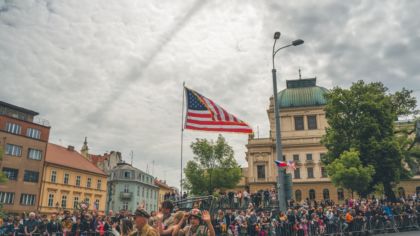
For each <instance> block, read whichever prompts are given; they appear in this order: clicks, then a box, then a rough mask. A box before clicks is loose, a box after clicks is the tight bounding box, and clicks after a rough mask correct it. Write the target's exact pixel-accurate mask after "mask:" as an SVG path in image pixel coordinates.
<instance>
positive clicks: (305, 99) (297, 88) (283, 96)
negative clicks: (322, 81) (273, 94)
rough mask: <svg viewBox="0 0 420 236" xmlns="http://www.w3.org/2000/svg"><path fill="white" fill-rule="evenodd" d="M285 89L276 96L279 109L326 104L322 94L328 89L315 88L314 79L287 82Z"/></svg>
mask: <svg viewBox="0 0 420 236" xmlns="http://www.w3.org/2000/svg"><path fill="white" fill-rule="evenodd" d="M286 84H287V88H286V89H284V90H282V91H280V92H279V93H278V94H277V95H278V97H277V99H278V104H279V106H280V107H281V108H290V107H311V106H322V105H325V104H326V99H325V98H324V94H326V93H328V89H326V88H324V87H319V86H316V78H313V79H299V80H287V81H286Z"/></svg>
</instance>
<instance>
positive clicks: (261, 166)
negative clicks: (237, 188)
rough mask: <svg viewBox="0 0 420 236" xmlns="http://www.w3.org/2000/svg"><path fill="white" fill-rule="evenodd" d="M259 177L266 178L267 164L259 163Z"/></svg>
mask: <svg viewBox="0 0 420 236" xmlns="http://www.w3.org/2000/svg"><path fill="white" fill-rule="evenodd" d="M257 177H258V179H265V166H264V165H257Z"/></svg>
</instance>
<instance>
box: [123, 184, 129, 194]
mask: <svg viewBox="0 0 420 236" xmlns="http://www.w3.org/2000/svg"><path fill="white" fill-rule="evenodd" d="M124 193H128V184H124Z"/></svg>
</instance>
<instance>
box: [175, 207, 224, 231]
mask: <svg viewBox="0 0 420 236" xmlns="http://www.w3.org/2000/svg"><path fill="white" fill-rule="evenodd" d="M187 219H188V221H189V224H188V225H187V226H185V227H184V228H183V229H181V226H182V225H183V224H184V222H185V221H186V220H187ZM172 235H178V236H215V235H216V233H215V231H214V228H213V225H212V223H211V217H210V213H209V212H208V211H203V212H201V211H200V210H199V209H197V208H194V209H192V210H191V211H190V213H189V214H185V215H184V218H183V219H182V220H181V221H180V222H179V223H178V225H177V227H175V230H174V232H173V234H172Z"/></svg>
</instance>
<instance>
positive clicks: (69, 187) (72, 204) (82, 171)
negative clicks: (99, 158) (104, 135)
mask: <svg viewBox="0 0 420 236" xmlns="http://www.w3.org/2000/svg"><path fill="white" fill-rule="evenodd" d="M106 187H107V175H106V173H104V172H103V171H102V170H101V169H99V168H97V167H96V166H95V165H93V164H92V163H91V162H89V161H88V160H86V159H85V158H84V157H83V156H82V155H81V154H80V153H78V152H77V151H75V150H74V147H73V146H68V147H67V148H66V147H62V146H59V145H56V144H52V143H49V144H48V148H47V155H46V160H45V167H44V172H43V176H42V186H41V202H40V205H39V211H40V212H41V213H45V214H49V213H53V212H58V211H62V210H70V211H72V210H75V209H80V204H81V203H82V202H83V203H86V204H87V205H88V208H89V210H93V209H97V210H98V211H105V204H106V193H107V191H106Z"/></svg>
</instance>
